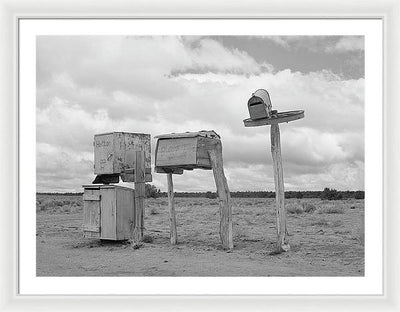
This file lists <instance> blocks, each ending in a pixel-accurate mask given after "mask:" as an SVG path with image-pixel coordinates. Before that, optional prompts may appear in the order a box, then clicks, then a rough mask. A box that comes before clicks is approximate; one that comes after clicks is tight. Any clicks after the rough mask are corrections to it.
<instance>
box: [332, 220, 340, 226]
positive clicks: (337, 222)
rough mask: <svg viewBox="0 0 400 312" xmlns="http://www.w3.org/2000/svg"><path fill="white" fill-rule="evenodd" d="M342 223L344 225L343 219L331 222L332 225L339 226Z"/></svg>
mask: <svg viewBox="0 0 400 312" xmlns="http://www.w3.org/2000/svg"><path fill="white" fill-rule="evenodd" d="M342 225H343V221H342V220H335V221H333V222H332V223H331V227H338V226H342Z"/></svg>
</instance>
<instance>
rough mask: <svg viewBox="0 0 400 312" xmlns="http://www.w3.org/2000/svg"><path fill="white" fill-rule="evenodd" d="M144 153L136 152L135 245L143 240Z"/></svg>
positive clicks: (133, 234)
mask: <svg viewBox="0 0 400 312" xmlns="http://www.w3.org/2000/svg"><path fill="white" fill-rule="evenodd" d="M144 158H145V155H144V152H143V151H137V152H136V160H135V164H136V166H135V220H134V226H133V233H132V235H131V236H132V238H131V239H132V240H133V242H134V244H140V242H141V241H142V239H143V228H144V196H145V167H144Z"/></svg>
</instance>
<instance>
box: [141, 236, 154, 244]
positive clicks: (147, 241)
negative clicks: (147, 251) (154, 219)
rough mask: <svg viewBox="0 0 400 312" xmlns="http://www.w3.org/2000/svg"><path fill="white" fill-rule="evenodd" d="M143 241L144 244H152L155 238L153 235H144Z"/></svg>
mask: <svg viewBox="0 0 400 312" xmlns="http://www.w3.org/2000/svg"><path fill="white" fill-rule="evenodd" d="M142 241H143V243H148V244H151V243H152V242H153V241H154V238H153V236H151V235H148V234H145V235H143V239H142Z"/></svg>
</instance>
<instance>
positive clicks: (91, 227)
mask: <svg viewBox="0 0 400 312" xmlns="http://www.w3.org/2000/svg"><path fill="white" fill-rule="evenodd" d="M83 234H84V237H89V238H90V237H93V238H96V237H100V190H99V189H85V190H84V193H83Z"/></svg>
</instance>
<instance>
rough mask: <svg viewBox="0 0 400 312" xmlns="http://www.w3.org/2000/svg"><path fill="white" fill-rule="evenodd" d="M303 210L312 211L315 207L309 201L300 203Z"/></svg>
mask: <svg viewBox="0 0 400 312" xmlns="http://www.w3.org/2000/svg"><path fill="white" fill-rule="evenodd" d="M301 205H302V206H303V211H304V212H307V213H313V212H314V211H315V210H317V208H316V207H315V206H314V205H313V204H311V203H302V204H301Z"/></svg>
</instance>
